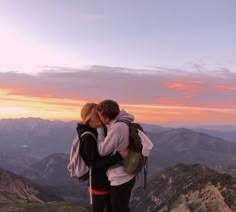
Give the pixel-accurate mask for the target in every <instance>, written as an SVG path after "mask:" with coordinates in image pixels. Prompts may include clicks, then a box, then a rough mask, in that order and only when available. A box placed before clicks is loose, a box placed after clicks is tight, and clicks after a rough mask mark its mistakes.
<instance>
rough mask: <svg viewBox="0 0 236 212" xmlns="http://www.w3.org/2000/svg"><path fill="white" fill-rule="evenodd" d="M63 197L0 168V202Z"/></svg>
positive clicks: (58, 198)
mask: <svg viewBox="0 0 236 212" xmlns="http://www.w3.org/2000/svg"><path fill="white" fill-rule="evenodd" d="M62 200H63V199H62V198H61V197H59V196H56V195H55V194H53V193H52V192H49V191H47V190H46V189H44V188H42V187H40V186H39V185H36V184H34V183H32V182H30V181H29V180H27V179H25V178H23V177H20V176H17V175H16V174H14V173H11V172H9V171H6V170H4V169H2V168H0V202H1V203H11V202H12V203H15V202H39V203H43V202H49V201H62Z"/></svg>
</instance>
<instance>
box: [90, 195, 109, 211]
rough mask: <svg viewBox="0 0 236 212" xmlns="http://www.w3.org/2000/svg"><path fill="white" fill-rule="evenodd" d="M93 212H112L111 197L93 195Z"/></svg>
mask: <svg viewBox="0 0 236 212" xmlns="http://www.w3.org/2000/svg"><path fill="white" fill-rule="evenodd" d="M92 198H93V206H92V208H93V212H112V210H111V201H110V195H109V194H107V195H95V194H93V195H92Z"/></svg>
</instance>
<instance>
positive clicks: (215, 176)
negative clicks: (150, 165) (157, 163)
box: [132, 164, 236, 212]
mask: <svg viewBox="0 0 236 212" xmlns="http://www.w3.org/2000/svg"><path fill="white" fill-rule="evenodd" d="M132 211H135V212H136V211H137V212H139V211H159V212H164V211H170V212H183V211H207V212H222V211H224V212H231V211H236V177H232V176H230V175H227V174H222V173H219V172H216V171H214V170H211V169H209V168H207V167H206V166H203V165H199V164H194V165H184V164H178V165H175V166H173V167H170V168H167V169H165V170H163V171H161V172H160V173H158V174H156V175H155V177H154V178H153V179H152V180H150V181H149V182H148V187H147V189H146V191H143V189H142V188H137V189H136V190H135V191H134V192H133V197H132Z"/></svg>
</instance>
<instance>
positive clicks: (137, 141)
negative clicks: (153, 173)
mask: <svg viewBox="0 0 236 212" xmlns="http://www.w3.org/2000/svg"><path fill="white" fill-rule="evenodd" d="M119 122H124V123H126V124H127V125H128V127H129V145H128V149H129V152H128V155H127V156H126V157H125V158H124V160H123V161H122V165H123V166H124V169H125V171H126V172H127V173H129V174H135V175H137V174H139V173H140V172H141V171H142V170H143V172H144V188H145V187H146V177H147V168H148V156H149V153H150V151H151V149H152V148H153V144H152V142H151V140H150V139H149V138H148V136H147V135H146V133H145V132H144V130H143V128H142V126H141V125H140V124H138V123H134V122H128V121H119Z"/></svg>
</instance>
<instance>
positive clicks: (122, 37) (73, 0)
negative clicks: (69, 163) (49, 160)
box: [0, 0, 236, 125]
mask: <svg viewBox="0 0 236 212" xmlns="http://www.w3.org/2000/svg"><path fill="white" fill-rule="evenodd" d="M235 8H236V1H234V0H227V1H226V0H178V1H173V0H150V1H134V0H130V1H125V0H119V1H111V0H106V1H105V0H97V1H80V0H68V1H65V0H50V1H48V0H21V1H18V0H11V1H8V0H0V119H4V118H20V117H40V118H44V119H51V120H65V121H70V120H78V119H79V114H80V109H81V107H82V105H83V104H84V103H85V102H88V101H91V102H99V101H101V100H103V99H107V98H109V99H114V100H117V101H118V102H119V103H120V105H121V108H123V109H125V110H126V111H128V112H130V113H133V114H134V115H135V117H136V121H138V122H147V123H156V124H179V125H182V124H232V125H236V45H235V43H236V13H235Z"/></svg>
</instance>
